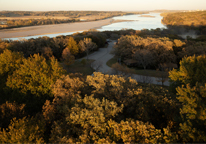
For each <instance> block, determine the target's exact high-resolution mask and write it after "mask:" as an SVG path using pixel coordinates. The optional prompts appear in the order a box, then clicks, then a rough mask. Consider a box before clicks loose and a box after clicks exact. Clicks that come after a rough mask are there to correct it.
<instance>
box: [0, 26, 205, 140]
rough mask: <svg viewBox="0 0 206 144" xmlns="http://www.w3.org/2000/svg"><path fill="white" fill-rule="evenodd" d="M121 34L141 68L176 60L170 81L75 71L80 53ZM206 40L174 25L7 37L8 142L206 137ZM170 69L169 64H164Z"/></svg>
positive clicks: (3, 89)
mask: <svg viewBox="0 0 206 144" xmlns="http://www.w3.org/2000/svg"><path fill="white" fill-rule="evenodd" d="M108 38H110V39H116V40H117V44H116V45H115V47H114V51H113V53H114V54H115V55H116V56H117V57H121V61H122V62H123V63H125V64H127V63H126V62H127V60H128V59H132V60H133V61H134V62H135V63H134V64H133V65H132V66H133V67H140V68H144V69H155V68H157V67H159V66H162V65H163V64H164V63H175V64H177V65H178V68H177V69H173V70H171V71H170V72H169V78H170V79H171V85H170V87H161V86H156V85H151V84H143V83H137V82H136V81H135V80H134V79H131V78H129V77H124V76H122V75H104V74H102V73H98V72H96V73H94V75H93V76H90V75H86V76H85V75H83V74H80V73H67V71H66V70H64V69H63V67H62V66H61V65H60V62H64V63H65V64H66V65H68V68H70V65H71V63H73V62H74V60H75V59H77V58H80V57H83V56H86V55H88V54H89V53H90V52H92V51H95V50H98V48H100V47H104V46H105V44H106V39H108ZM205 53H206V41H205V39H204V38H201V37H200V38H197V39H187V40H184V39H181V38H180V37H178V36H177V35H175V34H171V32H170V30H166V29H165V30H164V29H163V30H161V29H155V30H142V31H135V30H120V31H105V32H98V31H85V32H83V33H76V34H73V35H71V36H59V37H55V38H48V37H42V38H37V39H29V40H23V41H7V40H6V41H3V40H1V41H0V77H1V82H0V128H1V131H0V142H1V143H17V142H21V143H31V142H32V143H43V142H46V143H49V142H51V143H76V142H81V143H180V142H186V143H191V142H202V143H203V142H206V131H205V129H206V124H205V119H206V105H205V101H206V99H205V97H206V95H205V94H206V85H205V83H206V81H205V80H206V75H205V74H206V67H205V65H206V54H205ZM162 70H163V69H162Z"/></svg>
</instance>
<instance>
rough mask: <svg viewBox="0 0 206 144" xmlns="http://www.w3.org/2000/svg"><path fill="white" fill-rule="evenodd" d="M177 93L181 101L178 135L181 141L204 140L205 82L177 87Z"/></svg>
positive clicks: (205, 136)
mask: <svg viewBox="0 0 206 144" xmlns="http://www.w3.org/2000/svg"><path fill="white" fill-rule="evenodd" d="M177 95H178V97H177V99H178V100H179V102H180V103H182V108H181V109H180V114H181V117H182V122H181V123H180V136H181V138H182V140H183V142H202V143H204V142H206V131H205V128H206V123H205V121H206V105H205V99H206V84H204V85H201V84H198V83H197V84H196V85H195V86H194V87H190V86H189V84H188V85H187V86H186V87H184V86H182V87H178V88H177Z"/></svg>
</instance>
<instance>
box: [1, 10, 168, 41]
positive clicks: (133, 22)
mask: <svg viewBox="0 0 206 144" xmlns="http://www.w3.org/2000/svg"><path fill="white" fill-rule="evenodd" d="M161 19H162V17H161V16H160V13H150V14H138V15H125V16H117V17H113V20H114V21H115V20H120V21H121V20H123V21H124V22H116V23H112V24H109V25H106V26H102V27H101V28H99V29H97V30H98V31H114V30H121V29H134V30H142V29H156V28H166V26H164V25H163V24H162V23H161ZM125 20H128V21H126V22H125ZM76 32H82V31H74V32H67V33H56V34H45V35H35V36H26V37H15V38H4V39H5V40H21V39H31V38H38V37H43V36H47V37H56V36H60V35H71V34H73V33H76Z"/></svg>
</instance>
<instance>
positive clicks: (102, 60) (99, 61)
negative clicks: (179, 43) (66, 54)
mask: <svg viewBox="0 0 206 144" xmlns="http://www.w3.org/2000/svg"><path fill="white" fill-rule="evenodd" d="M115 42H116V41H110V42H109V45H108V47H107V48H100V49H99V50H98V51H96V52H94V53H92V54H90V55H89V56H88V58H89V59H93V60H95V61H94V62H93V63H92V64H91V66H92V68H93V69H95V70H96V71H99V72H102V73H104V74H111V71H112V69H111V68H110V67H109V66H107V64H106V63H107V61H108V60H110V59H111V58H113V57H114V55H113V54H111V53H110V52H111V50H112V48H113V46H114V45H115ZM85 58H86V57H85ZM100 65H101V67H98V66H100ZM132 78H133V79H135V80H136V81H137V82H143V83H151V84H156V85H162V82H160V80H161V79H160V78H156V77H150V76H142V75H137V74H133V75H132ZM164 85H165V86H169V85H170V84H169V81H168V80H166V81H165V82H164Z"/></svg>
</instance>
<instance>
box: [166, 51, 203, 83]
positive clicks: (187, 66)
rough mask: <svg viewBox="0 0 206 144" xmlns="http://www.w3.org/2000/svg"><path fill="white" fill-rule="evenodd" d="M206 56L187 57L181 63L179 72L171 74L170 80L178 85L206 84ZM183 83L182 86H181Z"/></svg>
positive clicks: (175, 70)
mask: <svg viewBox="0 0 206 144" xmlns="http://www.w3.org/2000/svg"><path fill="white" fill-rule="evenodd" d="M205 65H206V55H203V56H190V57H185V58H183V59H182V61H180V68H179V70H177V69H173V70H172V71H170V72H169V78H170V79H171V80H172V81H173V82H174V83H176V84H177V85H179V86H180V85H181V84H185V85H186V84H190V85H191V86H195V84H196V83H197V82H198V83H202V84H204V83H206V67H205ZM180 83H181V84H180Z"/></svg>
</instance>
